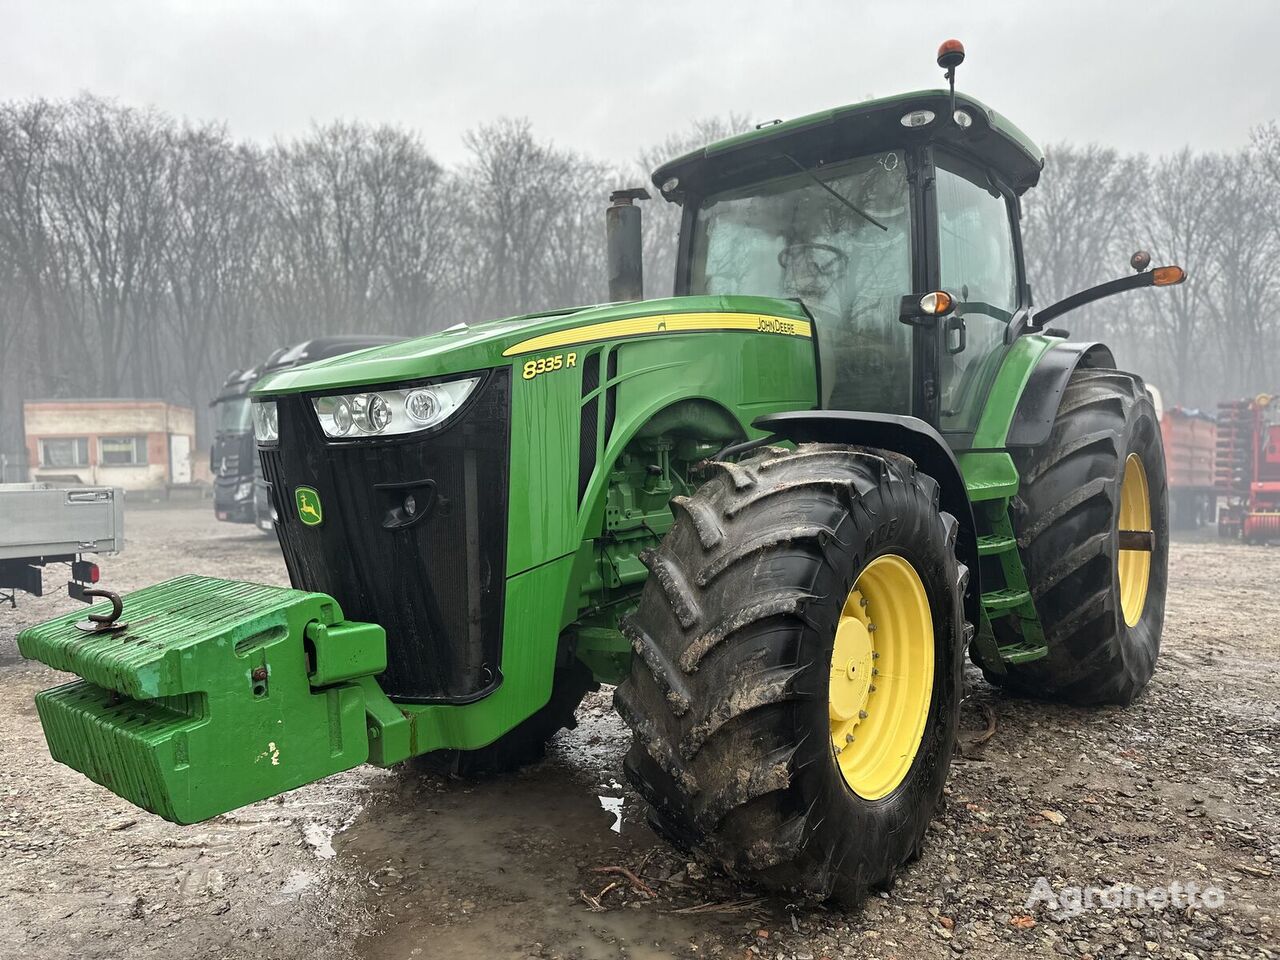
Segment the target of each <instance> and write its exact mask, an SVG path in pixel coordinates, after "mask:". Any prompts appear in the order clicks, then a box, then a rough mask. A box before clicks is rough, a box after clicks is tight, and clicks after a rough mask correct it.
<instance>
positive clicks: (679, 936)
mask: <svg viewBox="0 0 1280 960" xmlns="http://www.w3.org/2000/svg"><path fill="white" fill-rule="evenodd" d="M605 704H606V706H607V701H605ZM625 743H626V738H625V730H624V728H622V725H621V723H620V721H617V720H616V719H615V718H614V717H613V716H612V714H611V712H610V713H609V715H608V716H605V715H604V712H603V711H595V714H594V715H592V712H591V711H588V712H587V714H586V715H585V716H583V717H581V718H580V723H579V727H578V729H577V730H575V731H573V732H572V733H570V734H565V733H562V734H561V735H560V736H559V737H558V738H557V740H556V741H555V742H554V743H553V746H552V749H551V750H550V751H549V757H548V759H547V760H546V761H544V762H543V763H541V764H538V765H536V766H535V767H533V768H530V769H529V770H526V771H524V772H522V773H519V774H514V775H511V776H507V777H502V778H496V779H492V780H487V781H482V782H478V783H468V782H462V781H442V780H440V779H437V778H435V777H432V776H420V775H418V774H417V773H416V772H414V771H412V770H403V771H401V772H399V775H398V776H397V777H395V778H394V779H393V780H392V782H391V783H390V784H389V785H388V787H387V789H386V790H385V791H384V792H383V793H382V796H381V797H380V798H379V799H378V800H377V801H375V802H374V803H372V804H371V805H370V806H369V807H368V808H367V809H366V810H365V812H364V814H363V816H362V817H361V818H360V819H359V820H358V821H357V822H356V823H355V824H353V825H352V826H351V827H350V828H349V829H348V830H346V831H344V832H343V833H342V834H341V835H340V836H339V838H338V841H337V843H338V848H339V855H340V858H341V862H342V864H343V866H344V867H346V868H348V869H349V870H351V871H352V872H354V873H356V874H357V875H362V876H364V877H366V878H368V879H367V885H368V890H369V900H368V902H367V903H366V904H365V906H366V908H367V909H369V910H370V911H371V912H372V914H373V918H374V925H375V926H376V927H377V928H378V930H379V931H380V932H379V933H377V934H376V935H375V936H373V937H370V938H367V939H364V940H362V941H361V942H360V943H359V944H358V946H357V950H358V951H359V953H360V955H361V956H363V957H367V958H370V960H381V958H392V957H395V958H403V957H413V956H423V957H428V956H448V957H450V958H456V960H472V958H475V960H491V958H493V957H508V956H512V957H522V956H530V955H533V956H548V957H552V956H571V957H574V958H580V960H593V958H600V960H604V958H611V957H617V956H619V955H621V954H625V955H626V956H628V957H630V958H648V957H654V958H657V957H670V956H672V955H674V954H681V955H689V953H690V951H691V949H692V950H694V951H695V952H694V953H693V955H695V956H696V955H699V953H700V951H699V950H698V949H697V948H696V947H692V946H691V944H692V943H698V942H704V941H705V938H706V937H707V935H708V934H711V933H713V931H715V929H716V928H717V927H718V926H719V925H720V923H721V922H724V923H729V924H737V925H740V924H741V922H742V918H740V917H734V918H726V919H725V920H724V921H721V920H719V919H714V920H713V919H710V918H708V917H707V916H706V915H703V916H700V917H697V918H696V919H695V918H693V917H685V916H680V915H677V914H673V913H671V912H670V910H671V907H672V904H671V902H670V901H669V900H661V899H660V900H655V901H649V900H645V899H643V898H639V899H637V900H636V901H635V902H633V903H624V902H623V901H620V900H618V899H617V897H618V894H617V893H614V894H611V895H610V897H609V898H607V903H606V906H607V907H608V909H605V910H603V911H594V910H591V909H588V906H587V904H586V902H584V899H583V894H584V893H586V894H588V895H593V894H596V893H599V892H600V891H601V890H602V889H603V888H604V887H606V886H608V885H609V883H610V880H611V879H617V876H616V875H605V874H601V873H599V872H598V870H599V868H601V867H604V866H612V865H631V866H638V865H639V864H641V863H642V862H645V860H646V857H647V856H648V855H650V854H651V853H654V852H655V851H654V848H655V847H661V848H662V850H661V851H660V852H662V853H664V854H665V851H666V846H665V844H664V843H663V841H661V840H659V839H658V838H657V837H656V836H655V835H654V834H653V832H652V831H651V830H650V829H649V827H648V825H647V824H646V823H645V822H644V817H643V813H642V811H641V810H640V809H639V807H640V806H641V805H640V804H639V803H637V802H635V798H634V795H632V794H630V793H629V792H628V791H626V790H625V789H624V788H623V785H622V782H621V770H620V765H621V760H622V754H623V752H624V749H625ZM655 882H656V881H655Z"/></svg>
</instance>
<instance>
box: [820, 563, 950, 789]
mask: <svg viewBox="0 0 1280 960" xmlns="http://www.w3.org/2000/svg"><path fill="white" fill-rule="evenodd" d="M933 644H934V640H933V615H932V613H931V612H930V610H929V596H928V594H927V593H926V591H925V588H924V583H923V582H922V581H921V579H920V575H919V574H918V573H916V570H915V567H913V566H912V565H911V563H910V562H909V561H907V560H906V559H905V558H904V557H900V556H898V555H897V554H885V555H883V556H879V557H876V558H875V559H874V560H872V561H871V562H870V563H869V564H867V566H866V567H865V568H864V569H863V571H862V573H861V574H859V575H858V580H857V582H856V583H855V584H854V585H853V590H851V591H850V593H849V596H848V598H847V599H846V600H845V604H844V608H843V610H842V611H841V613H840V622H839V625H838V626H837V628H836V638H835V644H834V646H833V647H832V653H831V677H830V686H829V690H828V712H829V714H830V721H831V748H832V751H833V753H834V756H835V761H836V765H837V766H838V767H839V768H840V773H841V775H842V776H843V777H844V781H845V783H846V784H848V786H849V789H851V790H852V791H853V792H854V793H856V794H857V795H858V796H860V797H862V798H863V799H864V800H879V799H880V798H881V797H884V796H887V795H888V794H890V793H892V792H893V791H894V790H895V789H897V787H898V786H899V785H900V784H901V783H902V781H903V780H904V779H906V776H907V772H908V771H909V770H910V769H911V764H912V763H913V762H914V760H915V757H916V754H917V753H918V752H919V750H920V741H921V738H922V737H923V735H924V728H925V723H926V722H927V720H928V718H929V705H930V703H931V702H932V700H933V658H934V649H933Z"/></svg>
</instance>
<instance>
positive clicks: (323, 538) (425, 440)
mask: <svg viewBox="0 0 1280 960" xmlns="http://www.w3.org/2000/svg"><path fill="white" fill-rule="evenodd" d="M510 410H511V384H510V371H509V370H506V369H502V370H495V371H492V372H491V373H489V374H488V376H487V377H486V378H485V381H484V382H483V383H482V384H481V385H480V386H479V387H478V388H477V393H476V396H475V397H473V398H472V400H471V401H470V402H469V403H468V405H467V406H466V408H465V409H463V410H462V411H461V413H460V414H459V415H458V416H456V417H455V418H454V419H452V420H450V421H449V423H448V424H447V425H446V426H445V427H444V429H442V430H440V431H439V432H436V433H430V434H427V435H426V436H408V437H388V438H385V439H374V440H357V441H352V442H349V443H326V442H325V440H324V437H323V434H322V433H321V431H320V426H319V424H318V423H317V422H316V418H315V413H314V411H313V409H312V406H311V400H310V398H308V397H301V396H293V397H283V398H281V399H280V400H279V401H278V412H279V416H280V443H279V446H277V447H274V448H267V449H263V450H262V451H261V455H262V467H263V474H264V477H265V479H266V481H267V483H269V484H270V485H271V497H272V503H273V505H274V507H275V509H276V511H277V513H278V515H279V518H280V519H279V521H278V522H277V524H276V532H277V534H278V535H279V538H280V546H281V548H282V549H283V551H284V558H285V564H286V566H287V567H288V569H289V579H290V580H291V581H292V583H293V586H294V587H297V588H299V589H303V590H316V591H321V592H324V593H328V594H330V595H331V596H333V597H334V598H335V599H336V600H337V601H338V603H339V604H340V605H341V607H342V612H343V615H344V616H345V617H346V619H348V620H363V621H371V622H374V623H377V624H380V625H381V626H382V627H383V628H384V629H385V630H386V631H387V671H386V673H384V674H383V675H382V676H381V677H379V682H380V683H381V685H382V688H383V690H385V691H386V693H387V695H388V696H391V697H394V698H396V699H398V700H403V701H407V702H414V703H424V702H445V703H465V702H469V701H472V700H476V699H479V698H480V697H483V696H485V695H486V694H488V693H490V692H492V691H493V690H494V689H496V688H497V686H498V684H500V683H501V681H502V677H501V673H500V672H499V669H498V665H499V663H500V660H501V655H502V602H503V594H504V586H505V574H506V569H505V568H506V539H507V488H508V449H509V443H508V436H509V432H510V420H511V414H510ZM299 486H306V487H313V488H314V489H315V490H316V491H317V493H318V494H319V496H320V501H321V505H322V513H323V520H322V522H321V523H320V524H318V525H316V526H307V525H305V524H303V523H302V521H301V520H300V519H299V517H298V510H297V507H296V506H295V499H294V497H295V491H296V489H297V488H298V487H299ZM408 494H412V495H413V496H414V500H415V502H416V505H417V507H418V517H419V519H418V520H416V521H415V522H413V523H409V524H405V523H404V522H403V521H404V514H403V510H402V505H403V503H404V498H405V496H406V495H408Z"/></svg>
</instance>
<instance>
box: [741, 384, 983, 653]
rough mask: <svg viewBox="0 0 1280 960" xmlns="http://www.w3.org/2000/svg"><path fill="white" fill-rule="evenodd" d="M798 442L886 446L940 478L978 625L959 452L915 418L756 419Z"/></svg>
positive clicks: (830, 413)
mask: <svg viewBox="0 0 1280 960" xmlns="http://www.w3.org/2000/svg"><path fill="white" fill-rule="evenodd" d="M751 425H752V426H753V427H754V428H756V429H757V430H766V431H768V432H770V433H772V434H775V435H776V436H778V437H781V438H782V439H786V440H790V441H792V442H794V443H805V442H813V443H851V444H859V445H864V446H868V447H881V448H882V449H885V450H892V451H894V452H895V453H901V454H903V455H904V456H908V457H910V458H911V459H912V460H914V461H915V462H916V466H918V467H919V468H920V469H921V470H923V471H924V472H925V473H927V474H929V476H931V477H933V479H934V480H936V481H938V486H939V500H940V503H941V506H942V509H943V510H945V511H947V513H949V514H951V515H952V516H953V517H955V518H956V520H957V521H958V522H959V524H960V530H959V532H958V534H957V535H956V557H957V559H959V561H960V562H961V563H963V564H964V565H965V566H967V567H968V568H969V582H968V584H967V585H966V586H965V593H964V609H965V619H967V620H968V621H969V622H970V623H971V624H973V626H974V629H977V626H978V624H979V623H981V622H982V584H981V583H980V582H979V581H980V578H981V570H980V567H979V564H978V541H977V533H976V527H975V525H974V521H973V507H972V506H971V505H970V503H969V494H968V492H967V491H966V490H965V485H964V477H963V476H962V475H961V473H960V464H959V463H958V462H957V461H956V455H955V454H954V453H953V452H952V451H951V448H950V447H949V446H947V442H946V441H945V440H943V439H942V434H940V433H938V431H937V430H935V429H934V428H933V427H931V426H929V424H927V423H925V422H924V421H923V420H918V419H917V418H915V417H903V416H897V415H895V414H889V413H867V412H853V411H847V410H795V411H788V412H786V413H772V414H768V415H767V416H763V417H757V418H756V420H755V421H754V422H753V423H752V424H751Z"/></svg>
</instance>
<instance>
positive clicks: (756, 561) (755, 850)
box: [614, 444, 967, 904]
mask: <svg viewBox="0 0 1280 960" xmlns="http://www.w3.org/2000/svg"><path fill="white" fill-rule="evenodd" d="M715 467H716V470H717V473H716V475H715V476H713V477H712V479H710V480H709V481H708V482H707V483H705V484H704V485H703V486H702V487H701V488H699V490H698V491H697V492H696V493H695V495H694V496H692V497H690V498H676V499H675V500H674V501H673V502H672V506H673V510H674V512H675V515H676V523H675V526H674V527H673V528H672V530H671V532H670V533H669V534H668V535H667V537H666V538H665V539H664V540H663V542H662V544H661V545H660V547H659V548H658V549H657V550H656V551H652V552H650V553H649V554H647V555H646V563H647V565H648V566H649V569H650V571H651V575H650V577H649V579H648V580H647V581H646V583H645V587H644V590H643V593H642V595H641V600H640V605H639V608H638V609H637V611H636V613H635V614H634V616H633V617H631V618H629V619H628V620H627V621H625V624H624V629H625V632H626V633H627V635H628V636H629V638H630V639H631V642H632V646H633V648H634V650H635V654H636V655H635V656H634V657H633V658H632V667H631V673H630V676H629V677H628V678H627V679H626V680H625V681H624V682H623V683H622V684H621V685H620V686H619V687H618V689H617V692H616V693H615V696H614V704H615V706H616V707H617V709H618V712H619V713H620V714H621V715H622V718H623V719H624V720H625V721H626V722H627V724H628V725H629V726H630V727H631V729H632V743H631V747H630V749H629V750H628V753H627V757H626V761H625V764H624V768H625V770H626V773H627V776H628V778H629V779H630V780H631V782H632V783H633V784H634V785H635V787H636V789H637V790H639V792H640V793H641V794H642V795H643V796H644V798H645V799H646V800H647V801H648V802H649V803H650V805H651V814H650V821H651V823H653V824H654V825H655V827H656V828H657V829H658V830H659V832H661V833H663V834H664V835H666V836H667V837H668V839H671V840H672V841H674V842H675V843H676V844H677V845H679V846H681V847H683V848H686V849H691V850H693V851H695V852H697V853H701V854H702V855H704V856H705V857H707V858H709V859H711V860H712V861H715V862H718V863H719V864H721V865H722V866H723V867H724V868H725V869H727V870H728V871H730V872H731V873H734V874H737V875H739V876H742V877H744V878H747V879H750V880H753V881H755V882H757V883H759V884H760V885H761V886H764V887H766V888H768V889H772V890H787V891H797V892H802V893H805V894H808V895H811V896H815V897H819V898H824V899H825V898H827V897H832V896H834V897H836V898H837V899H839V900H841V901H843V902H844V903H846V904H853V903H856V902H857V901H858V900H860V899H861V898H862V897H863V896H864V895H865V894H866V892H867V891H868V890H869V889H870V888H873V887H876V886H880V885H884V884H887V883H888V882H889V881H890V880H891V879H892V877H893V875H894V873H895V872H896V871H897V870H898V869H899V868H900V867H901V866H902V865H903V864H904V863H906V862H907V861H909V860H910V859H912V858H913V857H914V856H916V855H917V854H918V852H919V848H920V845H921V842H922V840H923V837H924V833H925V830H926V828H927V826H928V823H929V820H930V819H931V818H932V816H933V813H934V811H935V810H936V808H937V806H938V803H939V801H940V798H941V795H942V788H943V784H944V782H945V780H946V776H947V770H948V766H949V763H950V759H951V751H952V745H953V742H954V738H955V730H956V725H957V720H958V711H959V701H960V682H961V670H960V660H961V658H962V656H963V647H964V635H965V631H964V614H963V604H962V600H961V597H962V594H963V590H964V582H965V578H966V577H967V571H966V570H965V568H964V567H963V566H962V565H960V564H958V563H957V561H956V558H955V548H954V545H955V536H956V530H957V525H956V521H955V520H954V518H952V517H951V516H950V515H948V514H945V513H941V512H940V511H939V509H938V487H937V484H936V483H935V481H934V480H933V479H932V478H930V477H928V476H927V475H925V474H923V473H919V472H918V471H917V470H916V469H915V465H914V464H913V463H912V462H911V461H909V460H907V459H905V458H903V457H900V456H897V455H895V454H892V453H888V452H883V451H876V450H867V449H858V448H849V447H838V446H829V445H819V444H805V445H801V446H800V447H799V449H798V450H796V451H794V452H791V451H786V450H780V449H777V448H770V449H767V450H765V451H764V452H762V453H760V454H757V455H756V456H753V457H752V458H750V459H748V460H746V461H743V462H742V463H739V464H716V465H715ZM863 599H865V600H867V601H868V602H867V603H866V604H865V605H864V604H862V603H860V602H859V601H860V600H863ZM912 610H914V613H912V612H911V611H912ZM877 631H878V632H877ZM895 635H896V637H897V644H896V645H895ZM870 637H875V638H876V639H874V640H873V641H869V640H868V638H870ZM877 653H879V654H881V655H880V656H879V657H876V654H877ZM833 654H834V655H835V656H834V658H833ZM837 661H838V662H837ZM877 665H878V667H877ZM877 669H878V670H879V674H878V676H875V677H873V676H872V675H873V673H875V671H876V670H877ZM854 678H857V681H856V682H855V679H854ZM895 691H896V693H895ZM859 737H861V738H862V740H861V741H859V739H858V738H859ZM845 750H848V751H849V752H848V754H847V755H846V754H845V753H844V751H845ZM842 756H843V761H844V762H842ZM859 791H861V793H859Z"/></svg>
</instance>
